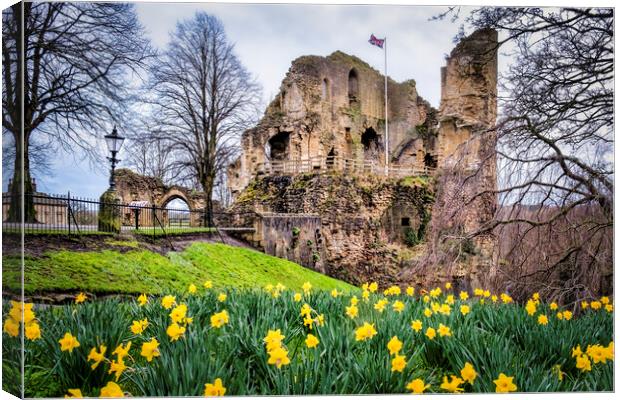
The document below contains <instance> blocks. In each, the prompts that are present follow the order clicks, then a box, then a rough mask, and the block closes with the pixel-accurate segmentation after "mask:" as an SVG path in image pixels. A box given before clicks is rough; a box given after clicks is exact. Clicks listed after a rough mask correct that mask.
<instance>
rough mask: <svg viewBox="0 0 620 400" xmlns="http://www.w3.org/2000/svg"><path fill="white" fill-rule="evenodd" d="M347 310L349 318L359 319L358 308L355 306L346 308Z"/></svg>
mask: <svg viewBox="0 0 620 400" xmlns="http://www.w3.org/2000/svg"><path fill="white" fill-rule="evenodd" d="M345 310H346V314H347V317H349V318H351V319H353V318H355V317H357V313H358V309H357V306H355V305H353V306H349V307H345Z"/></svg>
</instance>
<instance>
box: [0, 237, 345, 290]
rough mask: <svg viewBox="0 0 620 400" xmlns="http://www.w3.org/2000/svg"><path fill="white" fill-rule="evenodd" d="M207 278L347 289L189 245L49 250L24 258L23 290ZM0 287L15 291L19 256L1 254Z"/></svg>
mask: <svg viewBox="0 0 620 400" xmlns="http://www.w3.org/2000/svg"><path fill="white" fill-rule="evenodd" d="M207 280H211V281H213V284H214V285H215V286H216V287H235V288H252V287H262V286H264V285H266V284H268V283H271V282H281V283H282V284H283V285H285V286H287V287H288V288H293V289H297V290H299V289H300V288H301V285H302V284H303V283H304V282H306V281H308V282H310V283H312V285H313V286H314V287H316V288H320V289H330V290H331V289H333V288H338V289H339V290H347V291H348V290H350V289H352V288H353V287H352V286H350V285H348V284H346V283H344V282H342V281H338V280H336V279H332V278H330V277H328V276H325V275H322V274H319V273H317V272H314V271H312V270H309V269H307V268H304V267H302V266H300V265H298V264H295V263H293V262H290V261H287V260H283V259H280V258H277V257H272V256H268V255H266V254H263V253H260V252H257V251H254V250H250V249H246V248H240V247H233V246H228V245H224V244H211V243H194V244H193V245H191V246H190V247H188V248H187V249H185V250H183V251H180V252H171V253H168V255H167V256H163V255H161V254H157V253H154V252H151V251H148V250H138V249H137V250H135V251H134V250H132V251H128V252H123V253H121V252H119V251H114V250H103V251H90V252H76V251H66V250H63V251H51V252H48V253H45V255H44V256H43V257H36V258H34V257H27V258H26V261H25V279H24V290H25V291H26V293H27V294H35V293H42V292H59V291H60V292H75V291H87V292H92V293H128V294H133V293H150V294H161V293H166V292H169V291H184V290H187V287H188V286H189V285H190V284H192V283H193V284H195V285H197V286H200V285H202V283H203V282H205V281H207ZM2 281H3V286H4V287H5V288H8V289H10V290H13V291H17V290H19V286H18V284H19V281H20V260H19V257H16V256H8V257H4V258H3V276H2Z"/></svg>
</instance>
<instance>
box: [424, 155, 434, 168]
mask: <svg viewBox="0 0 620 400" xmlns="http://www.w3.org/2000/svg"><path fill="white" fill-rule="evenodd" d="M424 166H425V167H428V168H437V156H434V155H432V154H431V153H426V154H425V155H424Z"/></svg>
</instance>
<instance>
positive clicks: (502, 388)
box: [493, 373, 517, 393]
mask: <svg viewBox="0 0 620 400" xmlns="http://www.w3.org/2000/svg"><path fill="white" fill-rule="evenodd" d="M513 379H514V377H513V376H506V375H504V374H503V373H501V374H499V377H498V378H497V379H495V380H493V383H495V392H496V393H508V392H515V391H516V390H517V385H515V384H514V383H513V381H512V380H513Z"/></svg>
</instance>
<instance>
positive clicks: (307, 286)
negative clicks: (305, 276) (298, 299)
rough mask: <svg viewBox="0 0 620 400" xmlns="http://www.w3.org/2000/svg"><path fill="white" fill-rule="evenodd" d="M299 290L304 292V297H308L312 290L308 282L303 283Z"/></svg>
mask: <svg viewBox="0 0 620 400" xmlns="http://www.w3.org/2000/svg"><path fill="white" fill-rule="evenodd" d="M301 289H302V290H303V291H304V293H305V294H306V295H309V294H310V290H312V284H311V283H310V282H304V284H303V285H301Z"/></svg>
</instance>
